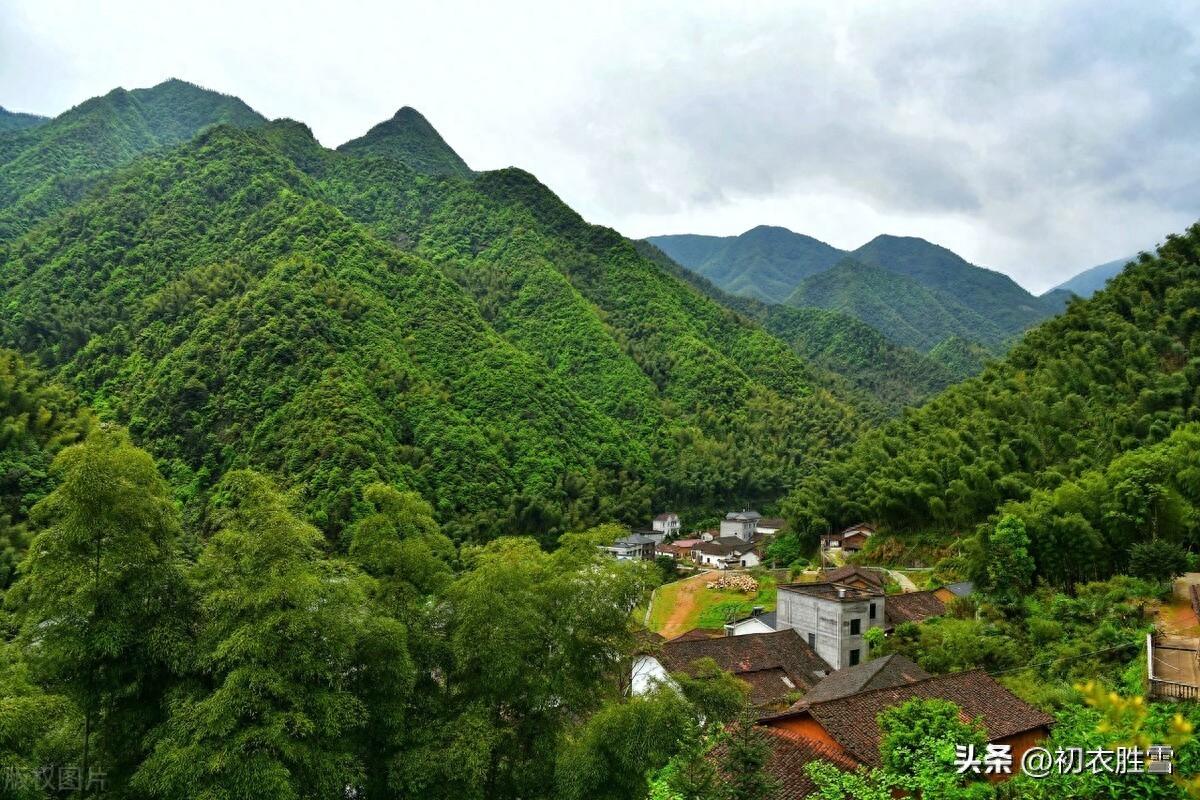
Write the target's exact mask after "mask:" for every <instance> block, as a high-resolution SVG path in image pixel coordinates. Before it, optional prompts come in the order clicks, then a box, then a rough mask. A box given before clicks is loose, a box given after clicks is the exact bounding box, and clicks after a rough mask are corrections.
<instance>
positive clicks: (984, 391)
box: [785, 225, 1200, 586]
mask: <svg viewBox="0 0 1200 800" xmlns="http://www.w3.org/2000/svg"><path fill="white" fill-rule="evenodd" d="M1197 253H1200V225H1198V226H1195V227H1193V228H1192V229H1191V230H1189V231H1188V232H1187V234H1186V235H1182V236H1173V237H1170V238H1169V239H1168V241H1167V242H1166V244H1164V245H1163V246H1162V247H1161V248H1160V249H1159V251H1158V254H1157V256H1154V257H1151V256H1149V255H1143V256H1142V257H1141V259H1140V261H1139V262H1137V263H1135V264H1132V265H1130V266H1128V267H1127V268H1126V269H1125V270H1124V271H1123V272H1122V273H1121V274H1119V275H1117V276H1116V277H1114V278H1113V279H1112V280H1111V281H1110V282H1109V284H1108V286H1107V287H1106V288H1105V289H1103V290H1101V291H1099V292H1097V293H1096V294H1094V295H1092V296H1091V297H1090V298H1088V299H1086V300H1078V301H1075V302H1072V303H1071V304H1070V305H1069V306H1068V307H1067V309H1066V311H1065V312H1064V313H1063V314H1062V315H1060V316H1058V317H1056V318H1054V319H1052V320H1049V321H1047V322H1045V323H1043V324H1042V325H1040V326H1039V327H1037V328H1034V329H1033V330H1031V331H1029V332H1028V333H1027V334H1026V335H1025V337H1024V338H1023V339H1022V341H1021V342H1020V343H1019V344H1017V345H1016V346H1014V347H1013V348H1012V349H1011V350H1010V351H1009V352H1008V354H1007V355H1006V356H1005V358H1004V359H1003V360H1000V361H995V362H991V363H989V364H988V366H987V367H986V368H985V369H984V371H983V374H982V375H980V376H979V377H977V378H972V379H970V380H968V381H965V382H963V383H961V384H958V385H956V386H953V387H951V388H950V389H948V390H946V391H945V392H943V393H942V394H941V395H939V396H938V397H936V398H934V399H933V400H931V401H930V402H929V403H927V404H925V405H924V406H922V407H921V408H919V409H916V410H914V411H911V412H906V413H905V415H904V417H903V418H902V419H900V420H897V421H895V422H892V423H889V424H888V425H886V426H884V427H882V428H880V429H877V430H874V431H871V432H869V433H867V434H866V435H864V436H863V437H862V438H861V439H859V440H858V441H857V442H856V443H854V444H853V445H851V446H849V447H847V448H846V449H844V450H843V451H841V452H839V453H837V454H834V455H833V456H832V457H831V459H830V461H829V463H828V464H827V465H826V466H825V467H823V468H822V469H820V470H819V471H818V472H817V473H815V474H813V475H811V476H809V477H807V478H805V479H804V480H803V481H802V482H801V484H800V486H799V487H798V489H797V491H796V492H795V493H794V494H793V495H792V497H791V499H790V500H789V502H788V504H787V505H786V507H785V510H786V512H787V514H788V515H789V516H790V519H791V520H792V522H793V524H794V525H796V526H797V527H798V528H799V529H801V530H810V531H811V530H817V531H822V530H824V529H825V525H826V524H827V523H828V524H833V525H835V526H836V525H838V524H841V523H849V522H853V521H856V520H860V519H870V520H874V521H876V522H877V523H879V524H880V525H881V526H884V527H886V528H888V529H890V530H891V531H893V532H896V533H899V534H901V535H904V534H905V533H906V532H912V533H918V532H921V533H926V532H930V531H938V530H941V531H944V532H951V531H964V532H966V531H973V530H974V529H975V527H976V526H977V525H979V524H986V523H988V522H989V520H990V521H995V520H996V519H997V518H998V516H999V515H1000V514H1001V513H1014V514H1017V515H1018V516H1019V517H1020V518H1021V519H1023V520H1024V521H1025V524H1026V526H1027V529H1028V530H1029V532H1030V538H1031V539H1032V540H1033V548H1032V549H1031V553H1033V555H1034V557H1035V560H1036V561H1037V564H1038V574H1039V575H1040V576H1041V577H1042V578H1044V579H1045V580H1047V581H1050V582H1052V583H1054V584H1056V585H1059V586H1069V585H1070V584H1071V583H1072V582H1074V581H1077V580H1087V579H1095V578H1103V577H1105V576H1107V575H1109V574H1111V573H1112V572H1113V571H1114V570H1117V569H1120V568H1122V565H1124V564H1125V563H1127V559H1128V551H1129V547H1130V546H1131V544H1133V543H1135V542H1138V541H1144V540H1147V539H1150V538H1155V537H1161V538H1165V539H1168V540H1173V541H1177V542H1183V543H1185V544H1190V545H1191V546H1195V545H1196V544H1197V543H1200V509H1198V508H1196V502H1195V498H1196V497H1197V496H1200V495H1198V494H1197V485H1196V476H1197V475H1200V463H1198V459H1197V455H1196V453H1197V452H1200V450H1198V449H1197V448H1196V446H1195V441H1196V439H1197V438H1198V437H1200V426H1198V425H1197V422H1200V391H1198V389H1200V361H1198V360H1197V359H1196V358H1195V357H1194V354H1195V353H1196V352H1197V349H1196V348H1197V346H1198V344H1200V340H1198V339H1197V338H1196V337H1197V333H1200V324H1198V320H1200V317H1198V316H1197V313H1196V308H1197V298H1200V260H1198V259H1197Z"/></svg>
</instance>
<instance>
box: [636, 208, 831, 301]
mask: <svg viewBox="0 0 1200 800" xmlns="http://www.w3.org/2000/svg"><path fill="white" fill-rule="evenodd" d="M647 241H649V242H651V243H652V244H654V245H655V246H656V247H658V248H660V249H661V250H662V251H663V252H664V253H666V254H667V255H668V256H670V257H671V258H673V259H674V260H675V261H677V262H679V263H680V264H682V265H683V266H685V267H687V268H688V269H690V270H692V271H693V272H697V273H699V274H700V275H703V276H704V277H705V278H708V279H709V280H711V281H712V282H713V283H715V284H716V285H717V286H719V287H720V288H721V289H723V290H725V291H727V292H732V293H733V294H738V295H743V296H745V297H753V298H756V299H758V300H763V301H766V302H768V303H778V302H781V301H782V300H783V298H785V297H787V296H788V295H789V294H791V293H792V292H793V291H794V290H795V288H796V286H797V285H798V284H799V283H800V281H802V280H804V279H805V278H807V277H808V276H809V275H814V274H816V273H818V272H823V271H824V270H827V269H829V268H830V267H832V266H833V265H834V264H836V263H837V262H838V261H839V260H841V258H842V256H843V253H842V251H840V250H838V249H837V248H835V247H832V246H830V245H827V244H825V243H824V242H822V241H819V240H817V239H814V238H812V237H811V236H804V235H802V234H799V233H793V232H792V231H789V230H788V229H787V228H777V227H772V226H769V225H760V226H759V227H757V228H753V229H751V230H749V231H746V232H745V233H743V234H742V235H740V236H725V237H717V236H693V235H682V236H651V237H649V238H648V239H647Z"/></svg>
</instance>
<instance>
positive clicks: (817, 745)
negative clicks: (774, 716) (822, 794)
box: [714, 727, 858, 800]
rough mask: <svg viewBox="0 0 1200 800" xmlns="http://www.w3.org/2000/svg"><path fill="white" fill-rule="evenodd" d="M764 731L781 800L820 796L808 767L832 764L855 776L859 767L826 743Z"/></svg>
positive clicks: (770, 768)
mask: <svg viewBox="0 0 1200 800" xmlns="http://www.w3.org/2000/svg"><path fill="white" fill-rule="evenodd" d="M760 730H763V731H765V732H766V734H767V736H768V737H770V738H769V741H770V743H771V757H770V758H769V759H768V760H767V772H768V773H769V774H770V775H771V776H772V777H774V778H775V779H776V780H778V781H779V785H780V786H779V794H778V795H776V797H778V798H779V800H802V798H805V797H811V796H812V795H813V794H814V793H816V791H817V785H816V784H815V783H813V780H812V778H810V777H808V773H807V772H805V771H804V767H805V766H806V765H808V764H810V763H811V762H813V761H828V762H829V763H831V764H833V765H834V766H835V767H837V768H838V769H841V770H844V771H846V772H853V771H854V769H855V768H857V767H858V763H857V762H855V761H854V759H852V758H850V757H848V756H847V755H846V754H845V753H844V752H842V751H841V750H838V749H837V748H834V747H830V746H829V745H827V744H825V743H823V742H817V741H813V740H812V739H806V738H805V737H803V736H801V735H800V734H798V733H793V732H792V731H785V730H783V729H781V728H768V727H763V728H761V729H760ZM725 746H726V747H727V745H725ZM720 747H721V746H718V747H717V748H714V749H715V750H717V751H719V752H718V757H719V756H720V755H723V754H724V753H723V752H721V751H720Z"/></svg>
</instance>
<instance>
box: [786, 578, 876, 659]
mask: <svg viewBox="0 0 1200 800" xmlns="http://www.w3.org/2000/svg"><path fill="white" fill-rule="evenodd" d="M884 603H885V596H884V593H883V590H882V589H876V588H861V587H858V586H851V585H848V584H839V583H793V584H787V585H783V586H780V587H778V600H777V604H776V607H775V624H776V627H777V628H778V629H779V630H784V629H787V628H791V629H793V630H795V631H796V632H797V633H799V634H800V636H801V637H802V638H803V639H804V640H805V641H806V642H807V643H808V645H809V646H810V647H812V648H813V649H814V650H816V651H817V653H818V654H819V655H820V656H821V658H823V659H825V660H826V661H828V662H829V664H830V665H831V666H832V667H833V668H834V669H842V668H843V667H852V666H854V665H856V664H859V663H862V662H863V661H866V660H867V643H866V640H864V639H863V634H864V633H866V632H867V631H868V630H869V629H871V628H882V627H884V622H885V619H886V618H885V616H884Z"/></svg>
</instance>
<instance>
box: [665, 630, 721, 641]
mask: <svg viewBox="0 0 1200 800" xmlns="http://www.w3.org/2000/svg"><path fill="white" fill-rule="evenodd" d="M724 635H725V632H724V631H723V630H717V629H714V628H692V629H691V630H690V631H684V632H683V633H681V634H679V635H678V636H676V637H674V638H673V639H668V640H667V641H671V642H694V641H696V640H697V639H715V638H717V637H718V636H724Z"/></svg>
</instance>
